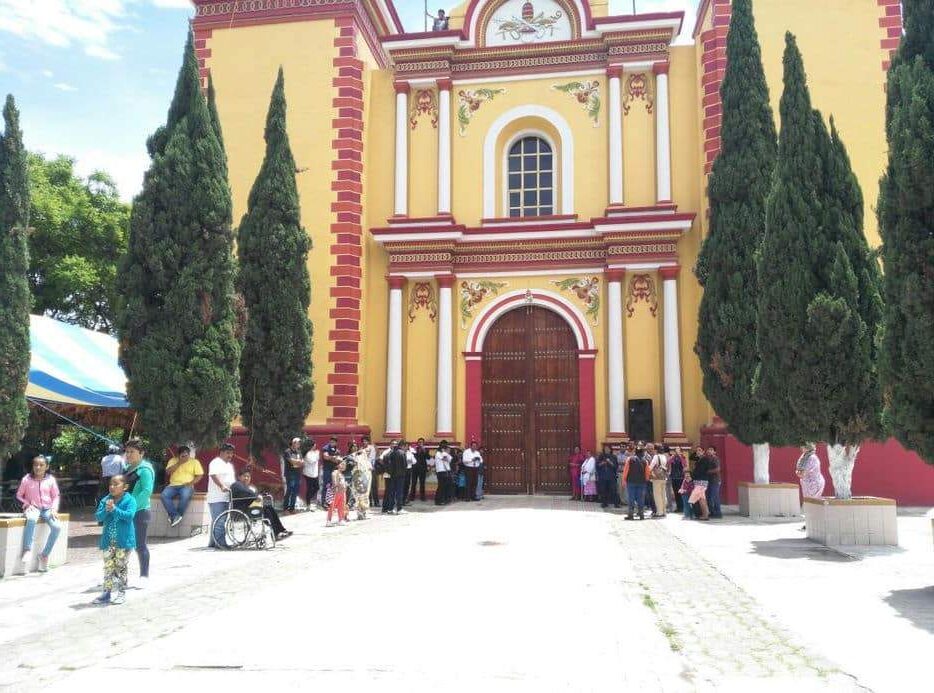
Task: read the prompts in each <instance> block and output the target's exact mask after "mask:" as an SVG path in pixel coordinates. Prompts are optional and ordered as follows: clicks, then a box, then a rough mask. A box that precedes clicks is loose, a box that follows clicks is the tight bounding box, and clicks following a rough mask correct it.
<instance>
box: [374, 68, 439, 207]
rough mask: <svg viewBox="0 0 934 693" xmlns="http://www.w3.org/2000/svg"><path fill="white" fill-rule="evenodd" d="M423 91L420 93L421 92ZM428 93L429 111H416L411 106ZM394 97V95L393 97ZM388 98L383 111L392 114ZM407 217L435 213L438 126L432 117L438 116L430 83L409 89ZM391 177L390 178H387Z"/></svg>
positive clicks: (436, 100)
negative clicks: (429, 99) (417, 112)
mask: <svg viewBox="0 0 934 693" xmlns="http://www.w3.org/2000/svg"><path fill="white" fill-rule="evenodd" d="M423 92H424V93H423ZM426 95H430V98H431V100H432V101H431V104H432V105H431V107H430V108H431V109H432V110H431V111H429V112H427V113H424V114H416V113H415V112H414V110H413V108H414V107H415V106H416V105H417V104H418V101H419V98H422V99H426V98H427V96H426ZM393 98H394V97H393ZM394 107H395V106H394V103H393V101H392V100H390V101H388V102H386V111H385V112H386V113H388V114H392V113H393V109H394ZM409 117H410V118H411V119H413V120H412V122H414V123H415V127H414V128H413V127H412V125H411V123H410V125H409V216H411V217H415V218H420V217H431V216H434V215H435V214H437V213H438V128H437V126H433V125H432V120H437V118H438V90H437V89H436V88H435V87H433V86H421V87H413V88H412V89H411V91H410V92H409ZM390 180H391V179H390Z"/></svg>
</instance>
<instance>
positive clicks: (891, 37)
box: [876, 0, 902, 72]
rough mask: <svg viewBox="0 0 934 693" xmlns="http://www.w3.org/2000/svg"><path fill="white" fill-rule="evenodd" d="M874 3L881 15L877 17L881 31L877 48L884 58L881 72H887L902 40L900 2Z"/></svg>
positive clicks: (892, 0) (880, 1)
mask: <svg viewBox="0 0 934 693" xmlns="http://www.w3.org/2000/svg"><path fill="white" fill-rule="evenodd" d="M876 2H877V3H878V5H879V11H880V13H881V15H882V16H880V17H879V28H880V30H881V31H882V38H881V40H880V42H879V46H880V47H881V48H882V54H883V56H884V57H883V59H882V71H883V72H888V71H889V67H890V66H891V65H892V58H893V57H894V56H895V51H897V50H898V46H899V44H900V43H901V39H902V0H876Z"/></svg>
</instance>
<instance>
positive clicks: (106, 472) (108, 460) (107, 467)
mask: <svg viewBox="0 0 934 693" xmlns="http://www.w3.org/2000/svg"><path fill="white" fill-rule="evenodd" d="M125 470H126V460H125V459H124V458H123V453H122V452H120V446H119V445H109V446H107V454H106V455H104V456H103V457H101V485H100V489H98V495H97V500H98V502H100V499H101V498H103V497H104V496H106V495H107V494H108V493H110V477H112V476H116V475H117V474H123V472H124V471H125Z"/></svg>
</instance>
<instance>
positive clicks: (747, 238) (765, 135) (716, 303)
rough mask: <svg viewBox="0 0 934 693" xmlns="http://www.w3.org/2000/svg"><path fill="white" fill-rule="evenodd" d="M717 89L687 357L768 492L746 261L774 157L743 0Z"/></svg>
mask: <svg viewBox="0 0 934 693" xmlns="http://www.w3.org/2000/svg"><path fill="white" fill-rule="evenodd" d="M726 56H727V63H726V73H725V75H724V78H723V84H722V86H721V87H720V100H721V102H722V104H723V120H722V124H721V127H720V137H721V141H722V144H721V149H720V154H719V155H718V156H717V158H716V160H715V161H714V165H713V170H712V171H711V174H710V179H709V181H708V185H707V194H708V195H709V198H710V233H709V235H708V236H707V238H706V239H705V240H704V244H703V246H702V247H701V251H700V255H699V256H698V259H697V266H696V268H695V273H696V274H697V278H698V281H699V282H700V284H701V286H703V287H704V295H703V298H702V299H701V304H700V312H699V316H698V330H697V342H696V344H695V346H694V351H695V352H696V353H697V355H698V357H699V359H700V365H701V370H702V371H703V374H704V394H705V395H706V396H707V399H708V400H709V401H710V403H711V404H712V405H713V408H714V410H715V411H716V412H717V414H719V415H720V416H721V417H723V419H724V420H725V421H726V422H727V424H728V425H729V427H730V431H731V432H732V433H733V434H734V435H735V436H736V437H737V438H739V439H740V440H741V441H742V442H744V443H746V444H748V445H753V446H754V450H755V452H756V454H755V459H756V470H755V472H756V474H755V477H756V479H755V480H756V483H768V481H769V466H768V441H769V436H770V433H771V426H770V417H769V411H768V407H767V406H766V405H767V404H768V403H767V402H763V401H762V400H760V399H759V398H757V397H756V396H755V395H754V394H753V391H752V382H753V377H754V375H755V371H756V367H757V365H758V354H757V352H756V300H757V299H756V297H757V293H758V291H757V278H756V262H755V254H756V251H757V250H758V248H759V244H760V243H761V241H762V236H763V234H764V233H765V200H766V197H767V196H768V193H769V190H770V189H771V185H772V170H773V168H774V167H775V157H776V150H777V142H776V134H775V123H774V121H773V118H772V108H771V106H770V105H769V90H768V85H767V84H766V81H765V73H764V71H763V69H762V54H761V50H760V48H759V37H758V35H757V33H756V27H755V23H754V20H753V13H752V0H735V1H734V3H733V14H732V17H731V19H730V31H729V34H728V35H727V45H726Z"/></svg>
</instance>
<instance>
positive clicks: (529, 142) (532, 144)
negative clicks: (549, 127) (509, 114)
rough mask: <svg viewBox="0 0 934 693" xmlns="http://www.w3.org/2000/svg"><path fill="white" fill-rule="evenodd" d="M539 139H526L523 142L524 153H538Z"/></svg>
mask: <svg viewBox="0 0 934 693" xmlns="http://www.w3.org/2000/svg"><path fill="white" fill-rule="evenodd" d="M537 144H538V139H537V138H535V137H526V138H525V139H524V140H522V151H523V152H525V153H526V154H534V153H535V152H537V151H538V147H537V146H536V145H537Z"/></svg>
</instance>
